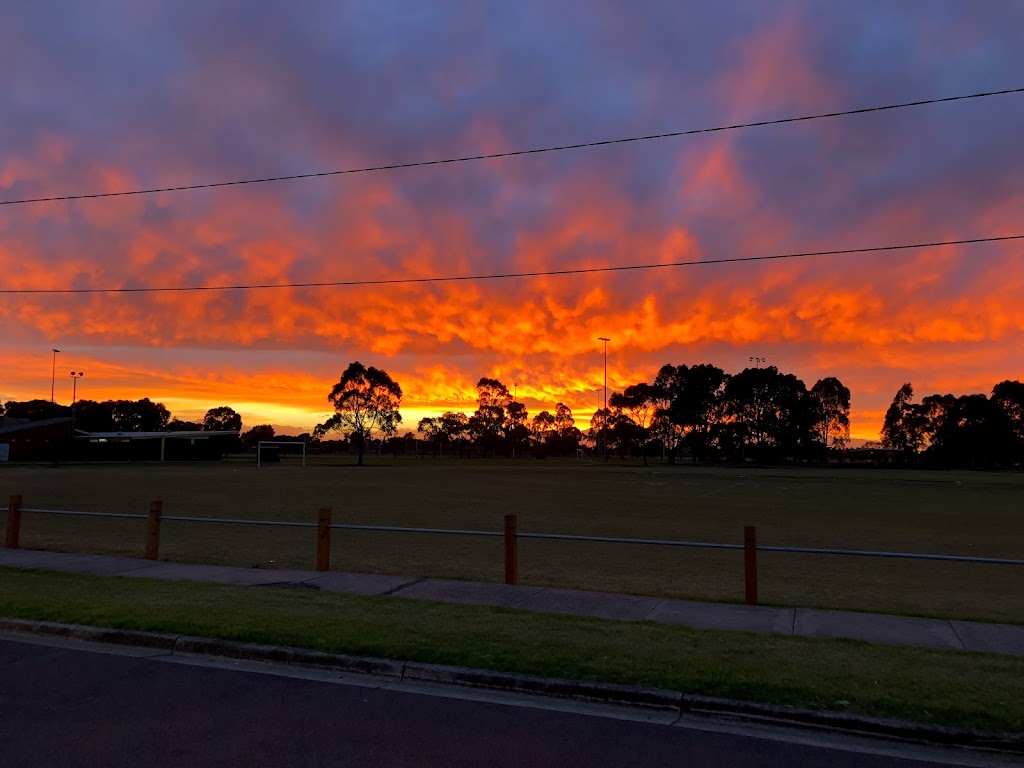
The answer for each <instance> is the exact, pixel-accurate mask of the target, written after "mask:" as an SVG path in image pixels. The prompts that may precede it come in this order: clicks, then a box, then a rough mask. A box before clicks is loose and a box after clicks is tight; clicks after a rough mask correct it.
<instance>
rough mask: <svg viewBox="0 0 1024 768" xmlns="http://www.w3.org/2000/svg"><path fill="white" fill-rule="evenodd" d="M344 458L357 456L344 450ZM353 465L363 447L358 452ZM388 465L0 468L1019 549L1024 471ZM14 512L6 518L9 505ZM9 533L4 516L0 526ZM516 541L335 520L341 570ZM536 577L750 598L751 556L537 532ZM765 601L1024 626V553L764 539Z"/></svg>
mask: <svg viewBox="0 0 1024 768" xmlns="http://www.w3.org/2000/svg"><path fill="white" fill-rule="evenodd" d="M331 460H334V461H339V462H340V461H342V459H334V458H333V457H331ZM345 460H348V459H345ZM368 461H369V462H370V466H367V467H362V468H356V467H351V466H319V465H318V466H312V465H311V466H309V467H306V468H305V469H303V468H302V467H300V466H297V465H296V464H295V460H294V459H291V458H289V459H287V460H286V462H285V463H284V464H282V465H279V466H272V467H265V468H263V469H257V468H256V467H255V465H254V463H242V462H240V461H231V462H225V463H223V464H221V463H216V464H207V465H171V464H167V465H106V466H68V467H58V468H51V467H45V466H42V467H0V500H5V499H6V496H7V495H9V494H12V493H19V494H22V495H23V497H24V503H25V505H26V506H31V507H45V508H56V509H73V510H86V511H111V512H134V513H145V512H146V510H147V509H148V507H149V502H150V500H152V499H157V498H159V499H162V500H163V502H164V510H165V513H166V514H168V515H175V514H177V515H189V516H198V517H225V516H226V517H239V518H246V519H260V520H300V521H309V522H312V521H315V520H316V510H317V508H318V507H320V506H330V507H331V508H332V509H333V511H334V519H335V521H336V522H350V523H368V524H380V525H395V526H411V527H430V528H463V529H465V528H472V529H485V530H500V528H501V525H502V517H503V516H504V515H505V514H508V513H515V514H517V515H518V516H519V528H520V530H521V531H536V532H543V533H576V534H583V535H595V536H613V537H634V538H652V539H683V540H697V541H713V542H732V543H741V542H742V531H743V526H744V525H751V524H753V525H756V526H757V528H758V537H759V541H760V542H761V543H763V544H777V545H793V546H810V547H834V548H842V549H867V550H895V551H904V552H925V553H928V552H931V553H939V554H952V555H980V556H990V557H1006V558H1018V557H1020V551H1019V546H1018V543H1019V541H1020V540H1021V538H1022V536H1024V515H1022V514H1021V499H1022V498H1024V474H997V473H972V472H951V473H941V472H914V471H886V470H875V471H872V470H862V469H860V470H859V469H849V468H840V467H832V468H825V469H814V468H802V469H756V468H742V469H725V468H707V467H691V466H675V467H670V466H665V465H656V466H651V467H649V468H644V467H641V466H603V465H576V464H574V463H565V462H556V461H536V460H532V459H531V460H523V461H518V462H509V461H500V462H499V461H493V460H474V461H469V462H459V461H456V460H448V459H442V460H439V461H434V460H431V459H420V460H414V459H408V460H398V461H395V460H393V459H391V458H387V457H378V456H373V457H369V458H368ZM0 517H2V516H0ZM0 527H2V521H0ZM22 537H23V546H25V547H30V548H37V549H50V550H56V551H73V552H94V553H101V554H118V555H128V556H136V557H137V556H139V555H140V554H141V552H142V550H143V544H144V540H145V526H144V523H143V522H142V521H125V520H111V519H98V518H82V517H55V516H43V515H29V514H27V515H26V516H25V519H24V522H23V525H22ZM500 547H501V543H500V540H499V539H477V538H471V537H444V536H433V535H409V534H396V533H371V532H355V531H335V534H334V537H333V547H332V565H333V567H334V568H337V569H339V570H348V571H361V572H369V573H392V574H403V575H408V576H414V577H438V578H453V579H467V580H475V581H500V580H501V578H502V555H501V549H500ZM519 556H520V578H521V580H522V581H523V582H524V583H528V584H538V585H547V586H563V587H568V588H576V589H594V590H601V591H609V592H627V593H634V594H646V595H652V596H658V597H684V598H691V599H704V600H719V601H738V600H741V599H742V597H743V572H742V567H743V566H742V563H743V561H742V553H739V552H729V551H720V550H696V549H679V548H670V547H652V546H627V545H612V544H593V543H590V544H587V543H580V542H568V541H537V540H524V541H522V542H521V543H520V555H519ZM161 557H163V558H165V559H169V560H175V561H179V562H197V563H216V564H224V565H242V566H251V565H257V564H258V565H260V566H261V567H291V568H310V567H312V566H313V564H314V557H315V541H314V534H313V532H312V531H310V530H303V529H290V528H278V527H258V526H251V527H245V526H226V525H213V524H196V523H180V522H170V521H169V522H167V523H165V524H164V526H163V537H162V541H161ZM760 568H761V578H760V594H761V599H762V601H764V602H766V603H771V604H779V605H795V606H808V607H825V608H839V609H848V610H863V611H879V612H891V613H903V614H913V615H927V616H941V617H947V618H963V619H979V620H988V621H1003V622H1017V623H1024V589H1021V583H1022V579H1021V575H1022V569H1021V567H1019V566H998V565H995V566H993V565H975V564H966V563H951V562H932V561H913V560H884V559H878V558H856V557H827V556H815V555H793V554H778V553H763V554H762V555H761V557H760Z"/></svg>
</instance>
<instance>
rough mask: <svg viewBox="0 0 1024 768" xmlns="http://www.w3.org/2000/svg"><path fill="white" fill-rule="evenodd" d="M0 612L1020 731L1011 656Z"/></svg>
mask: <svg viewBox="0 0 1024 768" xmlns="http://www.w3.org/2000/svg"><path fill="white" fill-rule="evenodd" d="M0 615H2V616H14V617H21V618H29V619H41V620H49V621H60V622H67V623H73V624H86V625H92V626H100V627H114V628H120V629H141V630H152V631H158V632H170V633H174V634H185V635H198V636H203V637H221V638H226V639H230V640H244V641H250V642H257V643H269V644H272V645H286V646H295V647H303V648H313V649H316V650H321V651H328V652H333V653H350V654H355V655H360V656H377V657H384V658H392V659H402V660H410V661H422V662H428V663H440V664H455V665H460V666H468V667H474V668H482V669H496V670H501V671H506V672H525V673H530V674H539V675H545V676H548V677H561V678H568V679H574V680H596V681H601V682H611V683H622V684H627V685H628V684H632V685H643V686H653V687H659V688H668V689H671V690H677V691H685V692H688V693H699V694H705V695H710V696H723V697H726V698H732V699H741V700H747V701H762V702H769V703H776V704H795V705H802V706H808V707H814V708H817V709H833V710H840V711H849V712H858V713H862V714H868V715H877V716H882V717H895V718H899V719H902V720H918V721H921V722H928V723H936V724H942V725H952V726H962V727H971V728H981V729H985V730H993V731H1011V732H1020V731H1024V696H1021V682H1020V681H1021V679H1022V676H1024V658H1017V657H1011V656H1000V655H997V654H982V653H964V652H961V651H945V650H933V649H925V648H899V647H892V646H883V645H871V644H869V643H860V642H855V641H852V640H811V639H807V638H801V637H782V636H772V635H753V634H748V633H744V632H713V631H708V630H694V629H684V628H682V627H670V626H665V625H659V624H654V623H652V622H628V621H608V620H603V619H591V618H582V617H576V616H557V615H550V614H539V613H529V612H527V611H515V610H507V609H501V608H482V607H476V606H465V605H445V604H443V603H432V602H426V601H420V600H402V599H398V598H383V597H356V596H353V595H342V594H337V593H330V592H314V591H312V590H294V589H287V590H286V589H274V588H258V587H235V586H221V585H214V584H189V583H185V582H175V583H169V582H159V581H155V580H149V579H127V578H120V577H96V576H81V575H76V574H63V573H44V572H39V571H21V570H15V569H5V568H0Z"/></svg>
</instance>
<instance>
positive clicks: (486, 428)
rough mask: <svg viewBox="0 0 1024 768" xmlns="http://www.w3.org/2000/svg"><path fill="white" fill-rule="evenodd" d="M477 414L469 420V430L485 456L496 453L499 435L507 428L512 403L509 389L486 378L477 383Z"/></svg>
mask: <svg viewBox="0 0 1024 768" xmlns="http://www.w3.org/2000/svg"><path fill="white" fill-rule="evenodd" d="M476 391H477V404H478V408H477V409H476V412H475V413H474V414H473V415H472V416H471V417H470V419H469V430H470V433H471V434H472V436H473V439H474V440H475V441H476V443H477V445H478V446H479V447H480V450H481V452H482V453H483V455H484V456H486V455H487V453H488V451H494V450H495V448H496V447H497V444H498V435H499V434H500V433H501V431H502V429H503V428H504V426H505V409H506V408H507V407H508V405H509V404H510V403H511V402H512V395H511V394H510V393H509V391H508V387H506V386H505V385H504V384H502V383H501V382H500V381H498V380H497V379H489V378H487V377H486V376H485V377H483V378H481V379H480V381H478V382H477V383H476Z"/></svg>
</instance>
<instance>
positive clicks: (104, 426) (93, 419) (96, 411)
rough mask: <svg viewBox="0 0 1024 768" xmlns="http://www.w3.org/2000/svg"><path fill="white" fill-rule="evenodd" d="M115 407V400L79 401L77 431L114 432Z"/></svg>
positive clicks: (76, 406)
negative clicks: (99, 401) (100, 401)
mask: <svg viewBox="0 0 1024 768" xmlns="http://www.w3.org/2000/svg"><path fill="white" fill-rule="evenodd" d="M115 405H116V403H115V402H114V401H113V400H104V401H103V402H102V403H97V402H96V401H95V400H79V401H78V402H77V403H75V429H80V430H82V431H83V432H113V431H114V406H115ZM197 429H198V427H197Z"/></svg>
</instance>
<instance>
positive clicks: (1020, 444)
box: [992, 380, 1024, 462]
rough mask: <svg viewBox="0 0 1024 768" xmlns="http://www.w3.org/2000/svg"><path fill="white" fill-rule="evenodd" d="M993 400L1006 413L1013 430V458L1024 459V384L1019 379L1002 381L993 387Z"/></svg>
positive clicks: (1016, 459)
mask: <svg viewBox="0 0 1024 768" xmlns="http://www.w3.org/2000/svg"><path fill="white" fill-rule="evenodd" d="M992 402H994V403H995V404H996V405H997V406H999V408H1000V409H1001V410H1002V411H1003V413H1005V414H1006V418H1007V420H1008V422H1009V424H1010V429H1011V430H1013V434H1014V441H1013V450H1012V460H1013V461H1015V462H1020V461H1021V460H1024V384H1022V383H1021V382H1019V381H1009V380H1007V381H1001V382H999V383H998V384H996V385H995V386H994V387H993V388H992Z"/></svg>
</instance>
